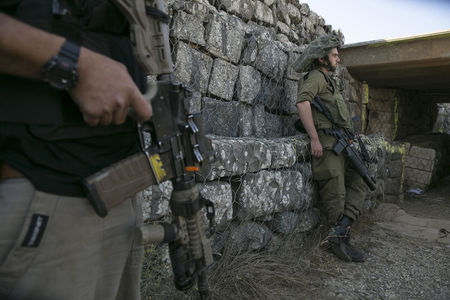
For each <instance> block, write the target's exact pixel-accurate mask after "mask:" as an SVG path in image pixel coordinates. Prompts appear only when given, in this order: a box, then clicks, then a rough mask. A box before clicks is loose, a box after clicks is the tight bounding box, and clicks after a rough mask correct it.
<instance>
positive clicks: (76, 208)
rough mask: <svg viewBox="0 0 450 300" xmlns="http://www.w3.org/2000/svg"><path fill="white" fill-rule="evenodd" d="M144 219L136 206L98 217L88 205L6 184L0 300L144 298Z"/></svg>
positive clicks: (0, 203)
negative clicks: (139, 239)
mask: <svg viewBox="0 0 450 300" xmlns="http://www.w3.org/2000/svg"><path fill="white" fill-rule="evenodd" d="M141 218H142V214H141V206H140V203H138V200H136V199H134V200H133V201H125V202H123V203H122V204H121V205H119V206H118V207H116V208H114V209H112V210H111V211H110V213H109V215H108V216H107V217H105V218H100V217H98V216H97V215H96V213H95V212H94V209H93V208H92V206H91V205H90V204H89V202H88V200H87V199H86V198H76V197H65V196H58V195H53V194H48V193H43V192H40V191H37V190H35V189H34V187H33V185H32V184H31V183H30V182H29V181H28V180H27V179H24V178H17V179H7V180H3V181H1V182H0V299H14V300H15V299H24V300H41V299H42V300H44V299H45V300H61V299H65V300H75V299H76V300H78V299H80V300H81V299H82V300H100V299H105V300H106V299H108V300H111V299H117V300H119V299H123V300H125V299H126V300H130V299H131V300H133V299H140V285H139V284H140V271H141V264H142V255H143V247H142V246H137V245H134V244H133V230H134V228H135V227H136V225H139V224H140V223H141Z"/></svg>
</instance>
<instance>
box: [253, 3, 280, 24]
mask: <svg viewBox="0 0 450 300" xmlns="http://www.w3.org/2000/svg"><path fill="white" fill-rule="evenodd" d="M255 18H256V19H257V20H259V21H262V22H264V23H267V24H269V25H274V23H275V20H274V18H273V12H272V10H271V9H270V7H269V6H268V5H266V4H265V3H263V2H261V1H258V0H256V1H255Z"/></svg>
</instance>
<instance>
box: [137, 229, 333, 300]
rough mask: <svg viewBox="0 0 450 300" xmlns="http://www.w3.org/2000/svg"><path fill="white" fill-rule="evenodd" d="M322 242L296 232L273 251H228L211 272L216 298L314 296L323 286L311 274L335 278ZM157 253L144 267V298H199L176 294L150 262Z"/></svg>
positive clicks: (163, 275)
mask: <svg viewBox="0 0 450 300" xmlns="http://www.w3.org/2000/svg"><path fill="white" fill-rule="evenodd" d="M319 240H320V233H319V230H316V231H315V232H313V233H311V234H310V235H308V237H307V238H304V237H303V236H302V235H301V234H295V233H294V234H292V235H290V236H288V237H286V238H285V239H284V240H283V242H282V245H281V246H280V247H279V248H278V249H279V250H277V251H274V252H268V251H261V252H246V253H240V254H237V253H236V251H235V250H234V249H231V248H226V249H225V250H224V253H223V255H222V257H221V258H220V259H219V260H218V261H217V262H216V264H215V265H214V267H213V268H212V269H211V270H210V272H209V273H210V275H209V283H210V287H211V293H212V296H213V299H218V300H221V299H233V300H234V299H252V300H253V299H260V300H265V299H267V300H268V299H299V296H300V295H308V296H311V295H313V294H314V290H315V289H319V288H320V286H316V283H315V281H316V280H315V279H314V278H313V277H311V275H313V274H327V276H330V275H331V276H334V275H335V274H334V273H335V272H334V270H332V269H330V268H328V267H326V266H327V265H328V263H329V260H330V259H334V258H333V257H331V256H330V255H324V253H323V250H321V249H319V247H318V243H319ZM228 244H230V243H228ZM155 253H157V252H154V251H153V252H151V255H150V256H149V255H147V258H146V263H145V264H144V272H143V273H144V276H143V293H142V295H143V299H197V295H196V293H195V291H190V292H188V293H182V292H178V291H176V290H175V288H174V287H173V284H172V282H171V278H170V275H169V277H168V275H167V274H163V273H161V272H160V271H158V269H161V268H163V266H162V265H161V263H159V265H155V264H154V263H153V264H149V259H150V261H155V259H156V260H158V259H161V255H160V254H159V255H156V256H155ZM147 254H149V253H147ZM152 255H153V257H152ZM166 268H167V267H166ZM155 271H156V273H155ZM311 271H313V272H311ZM146 273H147V275H146ZM149 274H153V275H149ZM155 274H156V275H155ZM150 295H151V296H150ZM302 298H304V297H302Z"/></svg>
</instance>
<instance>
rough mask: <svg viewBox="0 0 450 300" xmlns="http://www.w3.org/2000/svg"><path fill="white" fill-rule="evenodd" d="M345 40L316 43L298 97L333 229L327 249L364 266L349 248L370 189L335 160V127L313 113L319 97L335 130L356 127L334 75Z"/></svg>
mask: <svg viewBox="0 0 450 300" xmlns="http://www.w3.org/2000/svg"><path fill="white" fill-rule="evenodd" d="M340 46H341V40H340V38H339V37H338V36H337V35H334V34H328V35H323V36H320V37H318V38H317V39H315V40H314V41H313V42H311V44H310V45H309V46H308V48H307V49H305V52H304V53H303V54H302V55H301V56H300V57H299V58H298V60H297V61H296V62H295V64H294V69H295V70H296V71H298V72H308V73H307V74H306V75H305V78H304V82H303V84H302V85H301V86H300V87H299V91H298V95H297V109H298V113H299V115H300V119H301V122H302V124H303V127H304V128H305V129H306V132H307V133H308V135H309V137H310V139H311V154H312V161H311V165H312V171H313V178H314V180H315V181H316V182H317V184H318V188H319V208H320V211H321V215H322V216H324V217H325V219H326V223H327V225H328V226H329V227H330V228H331V229H330V231H329V233H328V236H327V237H326V238H325V242H326V243H324V244H327V245H329V246H330V249H331V250H332V252H333V253H334V254H336V255H337V256H338V257H339V258H340V259H342V260H344V261H354V262H361V261H364V255H363V254H362V253H361V252H360V251H358V250H356V249H355V248H353V247H352V246H351V245H350V241H349V240H350V232H349V230H350V226H351V225H352V223H353V222H354V221H356V220H357V218H358V216H359V215H360V214H361V211H362V207H363V203H364V199H365V195H366V185H365V183H364V181H363V179H362V177H361V176H360V175H359V174H358V173H357V172H356V171H355V170H354V169H353V168H352V166H351V162H350V161H349V160H348V159H347V158H346V156H345V155H344V152H342V153H341V154H340V155H335V154H334V153H333V152H332V151H331V150H332V148H333V146H334V145H335V143H336V138H335V137H334V136H331V135H328V134H327V129H330V128H331V127H332V124H331V122H330V121H329V120H328V119H327V118H326V117H325V115H324V114H322V113H321V112H320V111H318V110H316V109H314V108H313V109H312V108H311V101H312V100H313V99H314V97H316V96H318V97H320V99H321V100H322V102H323V103H324V105H325V106H326V107H327V108H328V110H329V111H330V113H331V115H332V117H333V119H334V121H335V123H336V125H338V126H339V127H343V128H351V127H352V126H351V118H350V113H349V110H348V107H347V105H346V103H345V100H344V99H343V97H342V95H341V94H340V92H339V90H338V88H337V85H336V82H335V81H334V80H333V79H332V78H331V77H330V73H331V72H333V71H335V70H336V67H337V65H338V64H339V61H340V60H339V54H338V49H339V47H340Z"/></svg>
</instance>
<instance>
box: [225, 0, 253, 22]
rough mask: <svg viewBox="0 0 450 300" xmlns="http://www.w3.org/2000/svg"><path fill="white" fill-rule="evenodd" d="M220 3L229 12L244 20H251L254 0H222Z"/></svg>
mask: <svg viewBox="0 0 450 300" xmlns="http://www.w3.org/2000/svg"><path fill="white" fill-rule="evenodd" d="M220 4H221V5H222V6H223V7H224V8H225V10H226V11H227V12H228V13H230V14H235V15H237V16H240V17H242V19H244V20H246V21H247V20H251V19H252V17H253V16H254V14H255V6H256V4H255V1H254V0H222V1H220Z"/></svg>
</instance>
